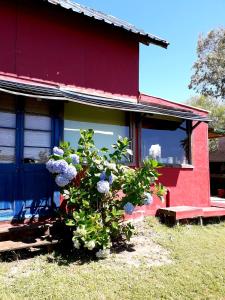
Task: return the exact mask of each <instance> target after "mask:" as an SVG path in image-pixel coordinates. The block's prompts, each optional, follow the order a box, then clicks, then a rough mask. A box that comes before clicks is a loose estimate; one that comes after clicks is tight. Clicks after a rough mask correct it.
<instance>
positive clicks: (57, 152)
mask: <svg viewBox="0 0 225 300" xmlns="http://www.w3.org/2000/svg"><path fill="white" fill-rule="evenodd" d="M53 154H54V155H59V156H63V154H64V151H63V150H62V149H60V148H59V147H54V148H53Z"/></svg>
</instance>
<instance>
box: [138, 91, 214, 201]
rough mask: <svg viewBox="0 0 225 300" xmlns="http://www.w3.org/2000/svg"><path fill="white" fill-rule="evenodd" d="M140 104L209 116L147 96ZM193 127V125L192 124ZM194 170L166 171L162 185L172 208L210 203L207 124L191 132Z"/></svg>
mask: <svg viewBox="0 0 225 300" xmlns="http://www.w3.org/2000/svg"><path fill="white" fill-rule="evenodd" d="M140 102H148V103H155V104H161V105H165V106H170V107H171V106H172V107H174V108H178V109H179V108H180V109H186V110H187V109H189V110H191V111H193V112H195V113H197V114H200V115H203V116H207V112H205V111H204V110H201V109H193V108H190V107H188V106H186V105H183V104H178V103H173V102H170V101H168V100H164V99H161V98H156V97H152V96H148V95H141V97H140ZM193 125H194V124H193ZM192 165H193V168H163V169H160V173H161V174H162V176H161V177H160V182H162V184H164V185H165V186H166V187H167V188H168V189H169V195H168V200H169V205H170V206H179V205H192V206H208V205H209V203H210V181H209V151H208V124H206V123H200V125H198V126H197V127H196V128H195V129H194V131H193V133H192Z"/></svg>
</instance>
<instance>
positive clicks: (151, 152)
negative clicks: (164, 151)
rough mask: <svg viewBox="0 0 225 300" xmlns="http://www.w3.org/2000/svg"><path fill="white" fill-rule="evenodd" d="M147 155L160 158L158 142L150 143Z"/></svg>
mask: <svg viewBox="0 0 225 300" xmlns="http://www.w3.org/2000/svg"><path fill="white" fill-rule="evenodd" d="M149 156H151V157H152V158H154V159H159V158H161V146H160V145H159V144H156V145H151V147H150V149H149Z"/></svg>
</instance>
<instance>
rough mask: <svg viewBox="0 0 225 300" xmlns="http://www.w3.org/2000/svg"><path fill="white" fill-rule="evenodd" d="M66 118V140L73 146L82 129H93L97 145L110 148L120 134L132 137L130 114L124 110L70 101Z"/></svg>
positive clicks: (76, 142) (75, 144)
mask: <svg viewBox="0 0 225 300" xmlns="http://www.w3.org/2000/svg"><path fill="white" fill-rule="evenodd" d="M64 118H65V121H64V140H65V141H67V142H70V144H71V146H73V147H76V146H77V144H78V140H79V138H80V129H93V130H94V131H95V136H94V140H95V144H96V146H97V147H98V148H102V147H107V148H109V149H110V150H113V148H112V147H111V145H112V144H114V143H115V142H116V140H117V139H118V136H122V137H130V126H129V125H130V124H129V122H130V120H129V114H127V113H126V112H123V111H119V110H112V109H104V108H98V107H91V106H87V105H82V104H74V103H68V104H65V117H64Z"/></svg>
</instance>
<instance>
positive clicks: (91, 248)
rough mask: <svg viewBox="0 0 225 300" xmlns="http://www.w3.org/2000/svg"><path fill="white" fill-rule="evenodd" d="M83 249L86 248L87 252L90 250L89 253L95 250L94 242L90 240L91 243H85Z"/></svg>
mask: <svg viewBox="0 0 225 300" xmlns="http://www.w3.org/2000/svg"><path fill="white" fill-rule="evenodd" d="M84 247H86V248H88V250H90V251H91V250H93V249H94V248H95V241H92V240H91V241H89V242H87V243H85V246H84Z"/></svg>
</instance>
